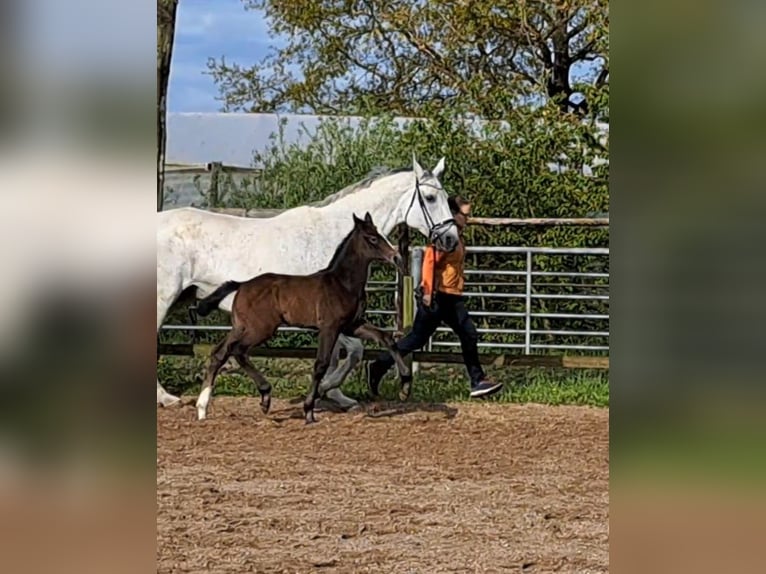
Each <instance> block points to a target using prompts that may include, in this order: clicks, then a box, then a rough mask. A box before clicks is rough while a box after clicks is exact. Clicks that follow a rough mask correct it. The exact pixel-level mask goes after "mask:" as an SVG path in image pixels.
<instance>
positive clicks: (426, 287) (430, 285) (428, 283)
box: [420, 239, 465, 295]
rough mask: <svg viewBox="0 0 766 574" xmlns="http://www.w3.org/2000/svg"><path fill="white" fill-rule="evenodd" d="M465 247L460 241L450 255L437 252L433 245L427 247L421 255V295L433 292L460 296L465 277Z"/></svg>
mask: <svg viewBox="0 0 766 574" xmlns="http://www.w3.org/2000/svg"><path fill="white" fill-rule="evenodd" d="M464 267H465V246H464V245H463V241H462V239H461V240H460V241H459V242H458V245H457V247H456V248H455V250H454V251H453V252H452V253H445V252H444V251H438V250H437V249H436V248H435V247H434V246H433V245H429V246H428V247H427V248H426V251H425V253H424V254H423V269H422V272H423V274H422V276H421V277H422V280H421V283H420V284H421V286H422V287H423V294H424V295H428V294H431V293H433V292H434V291H441V292H442V293H449V294H451V295H462V294H463V284H464V283H465V277H464V276H463V269H464Z"/></svg>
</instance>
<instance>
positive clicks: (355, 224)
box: [351, 213, 362, 226]
mask: <svg viewBox="0 0 766 574" xmlns="http://www.w3.org/2000/svg"><path fill="white" fill-rule="evenodd" d="M351 215H352V216H353V217H354V226H357V225H359V224H360V223H362V220H361V219H359V218H358V217H357V216H356V213H352V214H351Z"/></svg>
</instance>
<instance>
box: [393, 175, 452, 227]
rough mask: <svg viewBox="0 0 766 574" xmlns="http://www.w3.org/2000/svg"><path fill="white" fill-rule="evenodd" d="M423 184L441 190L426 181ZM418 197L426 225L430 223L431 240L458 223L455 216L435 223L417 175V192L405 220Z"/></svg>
mask: <svg viewBox="0 0 766 574" xmlns="http://www.w3.org/2000/svg"><path fill="white" fill-rule="evenodd" d="M423 185H424V186H425V187H432V188H434V189H437V190H441V188H440V187H436V186H435V185H431V184H430V183H424V184H423ZM416 197H417V198H418V204H419V205H420V211H421V212H422V213H423V219H425V220H426V225H428V240H429V241H431V242H434V241H436V240H437V239H439V238H441V236H442V235H444V234H445V233H446V232H447V229H449V226H450V225H457V223H456V221H455V218H454V217H450V218H449V219H445V220H444V221H440V222H439V223H434V220H433V218H432V217H431V214H430V213H429V212H428V208H427V207H426V200H425V199H424V198H423V193H422V192H421V191H420V181H418V178H417V177H415V193H413V194H412V199H411V200H410V205H409V207H407V211H406V212H405V213H404V220H405V221H407V216H408V215H409V214H410V209H412V206H413V205H414V204H415V198H416Z"/></svg>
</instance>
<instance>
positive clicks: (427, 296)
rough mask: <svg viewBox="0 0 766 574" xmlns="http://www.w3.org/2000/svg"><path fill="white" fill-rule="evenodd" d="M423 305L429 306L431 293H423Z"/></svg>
mask: <svg viewBox="0 0 766 574" xmlns="http://www.w3.org/2000/svg"><path fill="white" fill-rule="evenodd" d="M423 305H424V306H426V307H430V306H431V294H430V293H426V294H425V295H423Z"/></svg>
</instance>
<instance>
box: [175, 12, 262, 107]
mask: <svg viewBox="0 0 766 574" xmlns="http://www.w3.org/2000/svg"><path fill="white" fill-rule="evenodd" d="M268 30H269V28H268V23H267V22H266V19H265V17H264V16H263V14H261V13H260V12H257V11H252V10H245V7H244V5H243V3H242V1H241V0H183V1H181V2H179V5H178V13H177V20H176V32H175V44H174V47H173V62H172V64H171V77H170V85H169V88H168V90H169V91H168V109H169V110H170V111H174V112H192V111H200V112H202V111H216V110H218V109H219V108H220V103H219V102H217V101H216V100H215V97H216V96H217V95H218V90H217V89H216V87H215V84H214V83H213V80H212V78H211V77H210V76H206V75H203V72H205V71H206V70H207V61H208V58H216V59H217V58H220V57H221V56H226V58H227V60H228V61H230V62H236V63H238V64H240V65H243V66H251V65H253V64H254V63H256V62H257V61H258V60H260V59H261V58H263V56H265V54H266V52H267V50H268V48H269V46H270V45H271V42H272V40H271V39H270V38H269V35H268ZM205 94H207V95H206V96H205Z"/></svg>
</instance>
